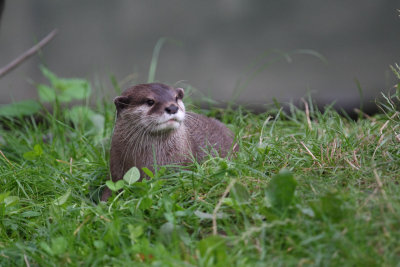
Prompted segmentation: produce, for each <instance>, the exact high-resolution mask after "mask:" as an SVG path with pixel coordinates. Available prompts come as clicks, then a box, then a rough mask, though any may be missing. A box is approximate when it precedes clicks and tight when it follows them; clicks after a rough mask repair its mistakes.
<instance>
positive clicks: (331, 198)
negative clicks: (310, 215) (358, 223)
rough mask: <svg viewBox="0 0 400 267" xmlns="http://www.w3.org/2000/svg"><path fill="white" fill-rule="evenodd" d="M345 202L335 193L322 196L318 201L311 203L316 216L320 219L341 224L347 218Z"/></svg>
mask: <svg viewBox="0 0 400 267" xmlns="http://www.w3.org/2000/svg"><path fill="white" fill-rule="evenodd" d="M343 204H344V202H343V199H342V197H341V196H340V195H339V194H338V193H337V192H335V191H331V192H328V193H326V194H325V195H324V196H322V197H321V198H320V199H319V200H318V201H313V202H311V203H310V206H311V208H312V210H313V211H314V213H315V215H316V216H317V217H319V218H322V217H325V218H329V219H330V220H332V221H333V222H339V221H341V220H342V219H343V218H344V217H345V215H346V214H345V209H344V205H343Z"/></svg>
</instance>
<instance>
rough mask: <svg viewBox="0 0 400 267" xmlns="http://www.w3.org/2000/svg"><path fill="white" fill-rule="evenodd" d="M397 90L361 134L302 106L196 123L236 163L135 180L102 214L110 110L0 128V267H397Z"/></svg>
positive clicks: (233, 113) (49, 115) (331, 114)
mask: <svg viewBox="0 0 400 267" xmlns="http://www.w3.org/2000/svg"><path fill="white" fill-rule="evenodd" d="M395 91H396V92H395V93H392V94H391V95H385V101H384V102H382V103H379V106H380V107H381V109H382V113H381V114H377V115H375V116H373V117H365V118H361V117H360V118H359V119H358V120H357V121H353V120H349V119H347V118H345V117H342V116H340V115H339V114H338V113H337V112H336V111H334V110H333V109H332V108H329V107H328V108H327V109H325V111H324V112H321V111H319V110H317V109H316V108H315V106H314V105H313V103H312V102H311V101H305V100H304V105H305V110H300V109H299V108H297V107H295V106H291V107H290V109H289V110H290V111H284V110H282V109H279V108H278V109H276V110H270V111H268V112H265V113H262V114H253V113H251V112H249V111H247V110H246V109H244V108H243V107H239V108H238V109H236V110H232V109H228V110H221V109H210V110H204V111H203V112H204V113H205V114H206V115H214V116H217V117H218V118H219V119H221V121H223V122H224V123H226V124H227V125H228V127H230V128H231V129H232V130H233V131H234V132H235V135H236V140H237V142H238V144H239V146H240V151H239V153H238V155H237V157H235V158H232V159H223V158H211V157H210V158H208V159H207V160H206V161H204V162H203V163H193V165H192V166H190V167H189V168H184V169H179V168H178V169H177V168H159V169H158V170H157V172H155V173H151V176H153V178H152V179H151V180H146V181H143V182H136V183H132V184H128V183H130V181H134V180H135V179H137V177H136V176H135V175H136V174H135V173H133V174H132V177H127V178H126V181H127V182H125V183H124V184H122V185H120V186H122V188H123V189H122V191H121V192H119V193H118V192H117V193H115V194H114V196H113V197H112V198H111V199H110V200H109V202H107V203H99V194H100V193H99V192H100V191H99V189H100V188H102V187H104V186H105V183H106V180H107V176H108V173H109V169H108V158H109V154H108V153H109V152H108V151H109V146H110V144H109V138H110V136H111V133H112V127H113V121H114V108H113V106H112V103H108V102H107V101H99V102H98V104H97V106H96V108H94V109H85V108H84V107H82V106H80V107H79V108H80V109H79V110H76V111H74V110H73V108H61V105H60V104H57V103H56V104H55V106H54V107H55V109H54V110H53V111H52V112H48V111H47V112H42V115H41V116H40V119H38V118H37V117H35V118H34V117H20V118H18V117H17V118H15V117H14V118H6V117H2V119H1V128H0V152H1V153H0V188H1V189H0V218H1V219H0V265H1V266H21V265H27V266H29V265H31V266H35V265H40V266H48V265H51V266H60V265H122V266H124V265H135V266H141V265H143V266H144V265H162V266H193V265H194V266H225V265H227V264H232V265H234V266H265V265H310V264H312V265H333V266H337V265H346V266H360V265H366V266H372V265H374V266H375V265H396V264H398V262H399V260H400V248H399V243H398V240H399V239H400V229H399V223H398V222H399V219H400V218H399V217H400V216H399V214H400V198H399V196H400V189H399V186H398V183H399V173H400V137H399V136H400V135H399V134H400V127H399V125H400V113H399V106H398V104H399V101H398V100H399V90H398V89H397V90H395ZM57 105H58V106H57ZM82 114H83V115H82ZM94 129H97V130H94ZM99 129H100V130H99ZM147 171H148V172H150V171H149V170H147Z"/></svg>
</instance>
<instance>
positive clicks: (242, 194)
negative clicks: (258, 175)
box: [231, 182, 250, 204]
mask: <svg viewBox="0 0 400 267" xmlns="http://www.w3.org/2000/svg"><path fill="white" fill-rule="evenodd" d="M231 192H232V194H233V196H234V198H235V199H236V201H237V202H238V203H239V204H242V203H246V202H248V201H249V200H250V193H249V191H248V190H247V188H246V187H245V186H244V185H243V184H241V183H239V182H236V183H235V184H234V185H233V187H232V189H231Z"/></svg>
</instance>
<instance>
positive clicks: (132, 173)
mask: <svg viewBox="0 0 400 267" xmlns="http://www.w3.org/2000/svg"><path fill="white" fill-rule="evenodd" d="M139 179H140V172H139V169H138V168H136V167H132V168H130V169H129V171H127V172H126V173H125V175H124V180H125V182H127V183H128V185H131V184H133V183H134V182H136V181H138V180H139Z"/></svg>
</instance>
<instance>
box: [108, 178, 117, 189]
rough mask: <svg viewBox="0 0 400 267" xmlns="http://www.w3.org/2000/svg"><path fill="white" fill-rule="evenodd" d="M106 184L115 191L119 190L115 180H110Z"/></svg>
mask: <svg viewBox="0 0 400 267" xmlns="http://www.w3.org/2000/svg"><path fill="white" fill-rule="evenodd" d="M106 186H107V187H108V188H110V190H111V191H114V192H115V191H117V189H116V188H115V183H114V182H113V181H110V180H108V181H107V182H106Z"/></svg>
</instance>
